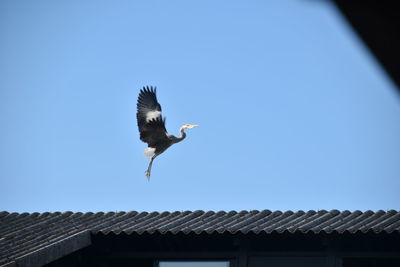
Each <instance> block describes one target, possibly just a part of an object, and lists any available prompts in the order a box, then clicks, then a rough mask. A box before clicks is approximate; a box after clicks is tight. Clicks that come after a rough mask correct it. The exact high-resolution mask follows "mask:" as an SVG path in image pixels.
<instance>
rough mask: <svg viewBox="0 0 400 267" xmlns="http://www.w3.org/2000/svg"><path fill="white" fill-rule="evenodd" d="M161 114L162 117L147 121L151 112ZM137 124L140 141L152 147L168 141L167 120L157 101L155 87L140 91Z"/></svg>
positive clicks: (147, 87)
mask: <svg viewBox="0 0 400 267" xmlns="http://www.w3.org/2000/svg"><path fill="white" fill-rule="evenodd" d="M157 111H159V112H160V115H159V116H158V117H156V118H153V119H152V120H150V121H146V116H147V114H148V113H149V112H157ZM136 118H137V124H138V128H139V132H140V140H142V141H143V142H145V143H147V144H148V145H149V146H150V147H155V146H156V145H157V144H160V143H163V142H165V141H168V136H167V130H166V129H165V119H164V118H163V117H162V116H161V105H160V104H159V103H158V101H157V96H156V88H155V87H151V86H150V87H149V86H146V87H143V89H142V90H140V94H139V98H138V102H137V113H136Z"/></svg>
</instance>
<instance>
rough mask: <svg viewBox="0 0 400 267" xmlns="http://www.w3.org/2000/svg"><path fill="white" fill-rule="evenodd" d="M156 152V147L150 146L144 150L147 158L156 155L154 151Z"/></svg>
mask: <svg viewBox="0 0 400 267" xmlns="http://www.w3.org/2000/svg"><path fill="white" fill-rule="evenodd" d="M155 152H156V149H155V148H154V147H148V148H146V149H145V150H144V156H145V157H146V158H151V157H152V156H154V153H155Z"/></svg>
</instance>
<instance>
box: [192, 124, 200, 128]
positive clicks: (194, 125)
mask: <svg viewBox="0 0 400 267" xmlns="http://www.w3.org/2000/svg"><path fill="white" fill-rule="evenodd" d="M199 126H200V125H197V124H193V125H192V128H193V127H199Z"/></svg>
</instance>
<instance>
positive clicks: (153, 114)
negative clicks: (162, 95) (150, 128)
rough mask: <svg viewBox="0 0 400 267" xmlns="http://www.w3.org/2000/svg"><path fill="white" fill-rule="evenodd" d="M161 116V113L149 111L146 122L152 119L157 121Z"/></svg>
mask: <svg viewBox="0 0 400 267" xmlns="http://www.w3.org/2000/svg"><path fill="white" fill-rule="evenodd" d="M160 116H161V111H158V110H155V111H149V112H147V114H146V122H149V121H151V120H152V119H157V118H158V117H160Z"/></svg>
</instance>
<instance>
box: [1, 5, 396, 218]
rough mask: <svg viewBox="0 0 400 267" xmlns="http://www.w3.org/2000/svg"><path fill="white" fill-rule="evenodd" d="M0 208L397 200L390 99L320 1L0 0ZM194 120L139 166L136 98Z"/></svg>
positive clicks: (351, 204) (348, 204) (378, 72)
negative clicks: (150, 89)
mask: <svg viewBox="0 0 400 267" xmlns="http://www.w3.org/2000/svg"><path fill="white" fill-rule="evenodd" d="M0 35H1V37H0V38H1V42H0V58H1V61H0V77H1V79H0V126H1V131H0V147H1V148H0V210H7V211H18V212H24V211H28V212H33V211H67V210H72V211H121V210H139V211H162V210H196V209H203V210H242V209H245V210H248V209H271V210H277V209H278V210H289V209H290V210H300V209H301V210H308V209H328V210H329V209H340V210H344V209H349V210H355V209H360V210H368V209H372V210H378V209H384V210H387V209H398V210H399V209H400V193H399V192H400V176H399V175H400V138H399V137H400V95H399V94H398V93H397V92H396V90H395V85H394V84H393V83H392V82H391V80H390V79H389V78H388V77H387V75H386V74H385V73H384V71H383V70H382V68H381V66H380V65H379V64H378V63H377V62H376V61H375V60H374V58H373V56H372V55H371V54H370V53H369V51H368V50H367V49H366V48H365V46H364V45H363V44H362V43H361V41H360V40H359V39H358V37H357V36H356V35H355V34H354V32H353V30H352V29H351V28H350V27H349V25H348V24H347V22H346V21H344V20H343V19H342V17H341V15H340V13H339V12H338V10H336V8H335V6H333V5H332V4H331V3H330V2H329V1H310V0H285V1H282V0H275V1H256V0H254V1H214V0H207V1H206V0H203V1H184V0H182V1H161V0H160V1H122V0H119V1H78V0H73V1H51V0H44V1H40V0H39V1H28V0H25V1H23V0H17V1H15V0H4V1H0ZM143 85H154V86H157V87H158V99H159V101H160V103H161V105H162V108H163V113H164V115H165V116H166V117H167V129H168V130H169V132H170V133H172V134H178V129H179V127H180V126H181V125H182V124H184V123H193V124H199V125H201V126H200V127H198V128H194V129H191V130H189V131H188V137H187V139H186V140H185V141H184V142H182V143H179V144H177V145H175V146H173V147H171V148H170V149H169V150H167V151H166V152H165V153H164V154H163V155H161V156H160V157H158V158H157V159H156V160H155V162H154V165H153V172H152V179H151V181H150V182H148V181H147V179H146V177H145V175H144V171H145V169H146V168H147V164H148V160H147V159H146V158H145V157H144V156H143V150H144V149H145V147H146V145H145V144H144V143H142V142H140V141H139V137H138V130H137V126H136V118H135V113H136V99H137V95H138V92H139V90H140V88H141V87H142V86H143Z"/></svg>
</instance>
